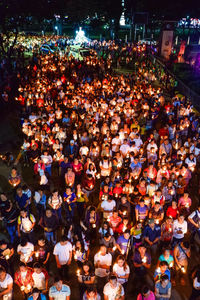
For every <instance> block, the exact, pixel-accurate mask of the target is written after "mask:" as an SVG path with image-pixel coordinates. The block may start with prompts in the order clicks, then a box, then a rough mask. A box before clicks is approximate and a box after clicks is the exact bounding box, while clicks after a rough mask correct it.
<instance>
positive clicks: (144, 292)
mask: <svg viewBox="0 0 200 300" xmlns="http://www.w3.org/2000/svg"><path fill="white" fill-rule="evenodd" d="M149 291H150V288H149V287H148V286H146V285H145V286H143V288H142V295H143V296H144V295H146V294H147V293H148V292H149Z"/></svg>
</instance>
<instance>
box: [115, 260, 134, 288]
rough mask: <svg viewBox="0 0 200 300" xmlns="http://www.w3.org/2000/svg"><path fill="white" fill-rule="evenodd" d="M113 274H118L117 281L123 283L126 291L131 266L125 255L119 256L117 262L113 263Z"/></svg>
mask: <svg viewBox="0 0 200 300" xmlns="http://www.w3.org/2000/svg"><path fill="white" fill-rule="evenodd" d="M113 274H114V275H115V276H117V281H118V282H119V283H121V284H122V286H123V287H124V290H125V291H126V286H127V283H128V278H129V275H130V268H129V265H128V264H127V262H126V260H125V258H124V256H123V255H119V256H118V257H117V259H116V263H115V264H114V265H113Z"/></svg>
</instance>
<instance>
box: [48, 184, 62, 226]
mask: <svg viewBox="0 0 200 300" xmlns="http://www.w3.org/2000/svg"><path fill="white" fill-rule="evenodd" d="M62 202H63V200H62V197H61V196H60V195H59V192H58V190H57V189H55V190H53V192H52V195H51V196H50V197H49V199H48V204H49V206H50V207H51V209H52V211H53V212H54V213H55V214H56V215H57V217H58V220H59V222H60V221H61V217H62V216H61V212H62Z"/></svg>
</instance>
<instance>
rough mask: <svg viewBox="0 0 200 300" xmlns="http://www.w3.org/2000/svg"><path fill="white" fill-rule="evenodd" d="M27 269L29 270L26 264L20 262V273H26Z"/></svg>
mask: <svg viewBox="0 0 200 300" xmlns="http://www.w3.org/2000/svg"><path fill="white" fill-rule="evenodd" d="M26 269H27V267H26V265H25V263H23V262H20V264H19V270H20V272H25V271H26Z"/></svg>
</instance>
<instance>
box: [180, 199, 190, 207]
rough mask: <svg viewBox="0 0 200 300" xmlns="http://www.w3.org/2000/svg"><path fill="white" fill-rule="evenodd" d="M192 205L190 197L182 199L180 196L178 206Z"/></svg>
mask: <svg viewBox="0 0 200 300" xmlns="http://www.w3.org/2000/svg"><path fill="white" fill-rule="evenodd" d="M191 205H192V200H191V199H190V198H187V199H184V198H183V197H181V198H180V199H179V201H178V206H185V207H190V206H191Z"/></svg>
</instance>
